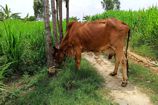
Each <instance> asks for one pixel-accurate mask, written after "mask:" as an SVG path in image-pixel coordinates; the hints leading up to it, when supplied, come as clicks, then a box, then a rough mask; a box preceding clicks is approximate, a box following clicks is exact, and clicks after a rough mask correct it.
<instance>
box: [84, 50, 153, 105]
mask: <svg viewBox="0 0 158 105" xmlns="http://www.w3.org/2000/svg"><path fill="white" fill-rule="evenodd" d="M83 57H84V58H85V59H86V60H88V61H89V62H90V63H91V65H93V66H94V67H95V68H96V70H97V71H98V72H99V73H100V75H102V76H103V77H104V79H105V84H104V85H105V86H104V87H105V88H106V89H109V90H110V95H111V97H112V99H113V101H114V102H116V103H118V104H119V105H152V103H151V101H150V98H149V97H148V96H147V95H146V94H145V93H143V92H142V91H141V89H140V88H138V87H137V86H135V85H133V84H131V83H130V82H129V83H128V85H127V87H121V81H122V77H121V73H120V71H119V73H118V75H117V76H115V77H111V76H110V75H109V74H110V73H111V72H112V71H113V69H114V64H113V63H111V62H110V61H109V60H107V59H105V57H104V56H103V55H95V54H93V53H84V54H83Z"/></svg>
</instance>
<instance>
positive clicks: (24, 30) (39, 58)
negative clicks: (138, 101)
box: [0, 20, 45, 78]
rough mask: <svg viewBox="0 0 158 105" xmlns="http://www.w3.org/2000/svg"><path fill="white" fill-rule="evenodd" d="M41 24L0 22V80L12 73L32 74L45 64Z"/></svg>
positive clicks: (16, 21)
mask: <svg viewBox="0 0 158 105" xmlns="http://www.w3.org/2000/svg"><path fill="white" fill-rule="evenodd" d="M43 26H44V25H43V23H42V22H27V21H20V20H6V21H3V22H0V78H2V77H3V76H2V75H5V76H10V74H13V72H14V73H18V74H21V73H24V72H28V73H34V72H35V71H37V70H38V68H39V67H40V66H42V65H43V64H45V57H44V52H45V49H44V27H43Z"/></svg>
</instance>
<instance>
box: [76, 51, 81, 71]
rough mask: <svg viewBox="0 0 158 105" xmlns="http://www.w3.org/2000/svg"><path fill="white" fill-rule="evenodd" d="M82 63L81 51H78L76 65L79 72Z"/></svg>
mask: <svg viewBox="0 0 158 105" xmlns="http://www.w3.org/2000/svg"><path fill="white" fill-rule="evenodd" d="M80 62H81V51H80V50H76V55H75V63H76V69H77V70H80Z"/></svg>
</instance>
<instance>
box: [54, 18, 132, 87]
mask: <svg viewBox="0 0 158 105" xmlns="http://www.w3.org/2000/svg"><path fill="white" fill-rule="evenodd" d="M129 32H130V29H129V27H128V25H126V24H125V23H123V22H122V21H120V20H117V19H114V18H109V19H104V20H97V21H94V22H84V23H81V22H71V23H69V25H68V30H67V33H66V36H65V38H64V39H63V40H62V42H61V46H60V48H59V49H55V52H54V58H55V59H56V62H58V63H60V62H62V61H63V58H64V57H65V56H74V57H75V62H76V67H77V69H80V61H81V53H82V52H83V51H93V52H103V51H110V52H112V53H113V54H112V55H115V68H114V71H113V72H112V73H111V74H110V75H111V76H115V75H117V71H118V66H119V64H120V63H121V65H122V69H123V71H122V75H123V81H122V84H121V85H122V86H123V87H125V86H126V85H127V66H128V65H127V56H126V54H127V47H128V44H127V46H126V51H125V53H124V44H125V39H126V38H127V37H128V40H129ZM127 43H128V41H127ZM109 58H111V53H110V55H109Z"/></svg>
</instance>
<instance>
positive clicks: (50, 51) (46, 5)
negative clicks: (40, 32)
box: [44, 0, 55, 73]
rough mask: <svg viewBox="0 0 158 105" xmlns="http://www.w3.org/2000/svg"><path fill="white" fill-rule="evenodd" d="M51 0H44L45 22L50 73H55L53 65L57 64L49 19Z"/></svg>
mask: <svg viewBox="0 0 158 105" xmlns="http://www.w3.org/2000/svg"><path fill="white" fill-rule="evenodd" d="M49 17H50V15H49V0H44V23H45V35H46V37H45V40H46V48H45V49H46V57H47V66H48V73H50V72H51V73H52V70H53V73H55V71H54V69H53V67H54V66H55V63H54V60H53V55H52V54H53V48H52V40H51V39H52V38H51V29H50V20H49Z"/></svg>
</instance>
